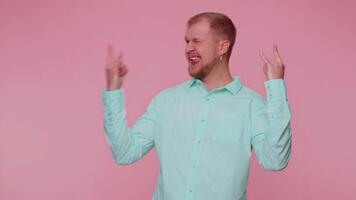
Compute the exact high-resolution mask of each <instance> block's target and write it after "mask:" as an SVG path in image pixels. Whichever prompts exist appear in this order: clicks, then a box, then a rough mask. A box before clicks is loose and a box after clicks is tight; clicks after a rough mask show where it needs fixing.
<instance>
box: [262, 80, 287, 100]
mask: <svg viewBox="0 0 356 200" xmlns="http://www.w3.org/2000/svg"><path fill="white" fill-rule="evenodd" d="M265 89H266V93H267V100H268V101H278V100H286V101H287V100H288V99H287V87H286V85H285V82H284V80H283V79H270V80H267V81H265Z"/></svg>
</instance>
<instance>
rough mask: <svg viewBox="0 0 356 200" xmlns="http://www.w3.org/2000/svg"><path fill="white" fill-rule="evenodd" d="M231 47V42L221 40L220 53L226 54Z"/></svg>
mask: <svg viewBox="0 0 356 200" xmlns="http://www.w3.org/2000/svg"><path fill="white" fill-rule="evenodd" d="M229 47H230V41H229V40H221V41H220V42H219V51H220V53H221V54H225V53H226V52H227V51H228V50H229Z"/></svg>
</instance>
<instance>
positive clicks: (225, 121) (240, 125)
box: [210, 114, 244, 143]
mask: <svg viewBox="0 0 356 200" xmlns="http://www.w3.org/2000/svg"><path fill="white" fill-rule="evenodd" d="M210 131H211V139H212V140H213V141H216V142H219V143H234V142H237V141H239V140H241V139H242V138H241V136H242V133H243V131H244V118H243V117H242V116H239V115H235V114H222V115H218V116H216V117H213V118H212V121H211V126H210Z"/></svg>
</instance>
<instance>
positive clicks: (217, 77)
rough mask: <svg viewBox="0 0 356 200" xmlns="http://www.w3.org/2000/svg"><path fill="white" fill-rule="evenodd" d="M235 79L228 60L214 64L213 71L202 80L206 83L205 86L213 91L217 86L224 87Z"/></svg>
mask: <svg viewBox="0 0 356 200" xmlns="http://www.w3.org/2000/svg"><path fill="white" fill-rule="evenodd" d="M233 80H234V79H233V77H232V76H231V74H230V71H229V66H228V64H227V63H226V62H221V63H218V64H217V65H216V66H214V67H213V69H212V71H211V72H210V73H209V74H208V75H207V76H205V77H204V78H203V79H202V80H201V81H202V82H203V83H204V85H205V88H206V89H207V90H208V91H211V90H213V89H215V88H219V87H223V86H225V85H226V84H228V83H230V82H231V81H233Z"/></svg>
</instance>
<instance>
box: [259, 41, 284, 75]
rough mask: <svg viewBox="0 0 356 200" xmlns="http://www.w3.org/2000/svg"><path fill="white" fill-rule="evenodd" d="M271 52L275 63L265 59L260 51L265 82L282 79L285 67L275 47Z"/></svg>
mask: <svg viewBox="0 0 356 200" xmlns="http://www.w3.org/2000/svg"><path fill="white" fill-rule="evenodd" d="M273 52H274V55H275V60H276V62H275V63H272V62H271V61H270V60H269V59H267V58H266V56H265V55H264V53H263V51H262V50H260V56H261V58H262V61H263V72H264V74H265V75H266V80H271V79H283V78H284V68H285V65H284V63H283V62H282V59H281V57H280V55H279V53H278V48H277V45H273Z"/></svg>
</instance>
